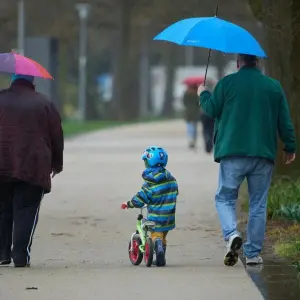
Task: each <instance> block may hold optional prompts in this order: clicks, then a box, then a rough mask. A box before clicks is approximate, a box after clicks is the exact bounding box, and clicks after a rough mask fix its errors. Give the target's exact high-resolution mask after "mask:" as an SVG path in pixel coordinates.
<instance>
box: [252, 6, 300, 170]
mask: <svg viewBox="0 0 300 300" xmlns="http://www.w3.org/2000/svg"><path fill="white" fill-rule="evenodd" d="M249 3H250V6H251V8H252V11H253V12H254V14H255V16H256V17H257V18H258V19H260V20H261V21H262V23H263V24H264V27H265V30H266V35H265V36H266V48H267V53H268V57H269V59H268V62H267V73H268V75H270V76H271V77H274V78H276V79H277V80H279V81H280V82H281V84H282V86H283V88H284V90H285V93H286V96H287V99H288V101H289V105H290V111H291V117H292V121H293V124H294V126H295V132H296V139H297V140H299V138H300V120H299V113H300V111H299V98H300V78H299V76H300V57H299V53H300V41H299V37H298V32H297V30H298V28H297V23H298V24H299V12H300V3H299V0H288V1H286V0H249ZM278 149H279V151H278V155H277V160H276V169H275V175H287V174H289V175H293V174H295V172H297V173H298V172H299V170H300V161H299V159H298V160H297V161H296V162H295V163H294V164H291V165H290V166H285V165H284V164H283V152H282V149H283V145H282V143H281V142H280V141H279V148H278ZM299 154H300V153H299V151H298V156H299Z"/></svg>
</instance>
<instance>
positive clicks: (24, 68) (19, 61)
mask: <svg viewBox="0 0 300 300" xmlns="http://www.w3.org/2000/svg"><path fill="white" fill-rule="evenodd" d="M0 73H9V74H20V75H30V76H34V77H41V78H44V79H53V77H52V76H51V75H50V74H49V72H48V71H47V70H46V69H45V68H44V67H42V66H41V65H40V64H39V63H37V62H36V61H34V60H32V59H30V58H28V57H25V56H23V55H20V54H17V53H14V52H11V53H0Z"/></svg>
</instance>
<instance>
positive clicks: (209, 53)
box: [203, 5, 219, 85]
mask: <svg viewBox="0 0 300 300" xmlns="http://www.w3.org/2000/svg"><path fill="white" fill-rule="evenodd" d="M218 10H219V5H217V6H216V14H215V17H217V16H218ZM210 57H211V49H209V52H208V57H207V64H206V69H205V75H204V83H203V84H204V85H205V84H206V77H207V71H208V66H209V62H210Z"/></svg>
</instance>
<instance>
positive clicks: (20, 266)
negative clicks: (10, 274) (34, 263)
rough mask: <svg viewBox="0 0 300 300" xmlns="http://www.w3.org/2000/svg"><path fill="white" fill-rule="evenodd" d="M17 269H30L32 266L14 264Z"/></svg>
mask: <svg viewBox="0 0 300 300" xmlns="http://www.w3.org/2000/svg"><path fill="white" fill-rule="evenodd" d="M14 265H15V268H30V264H27V263H26V264H18V263H14Z"/></svg>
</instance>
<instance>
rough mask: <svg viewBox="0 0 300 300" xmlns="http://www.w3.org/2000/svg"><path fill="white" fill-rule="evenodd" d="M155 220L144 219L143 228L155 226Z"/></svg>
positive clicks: (148, 228)
mask: <svg viewBox="0 0 300 300" xmlns="http://www.w3.org/2000/svg"><path fill="white" fill-rule="evenodd" d="M155 225H156V224H155V222H153V221H149V220H147V219H143V220H142V229H143V230H151V229H154V228H155Z"/></svg>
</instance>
